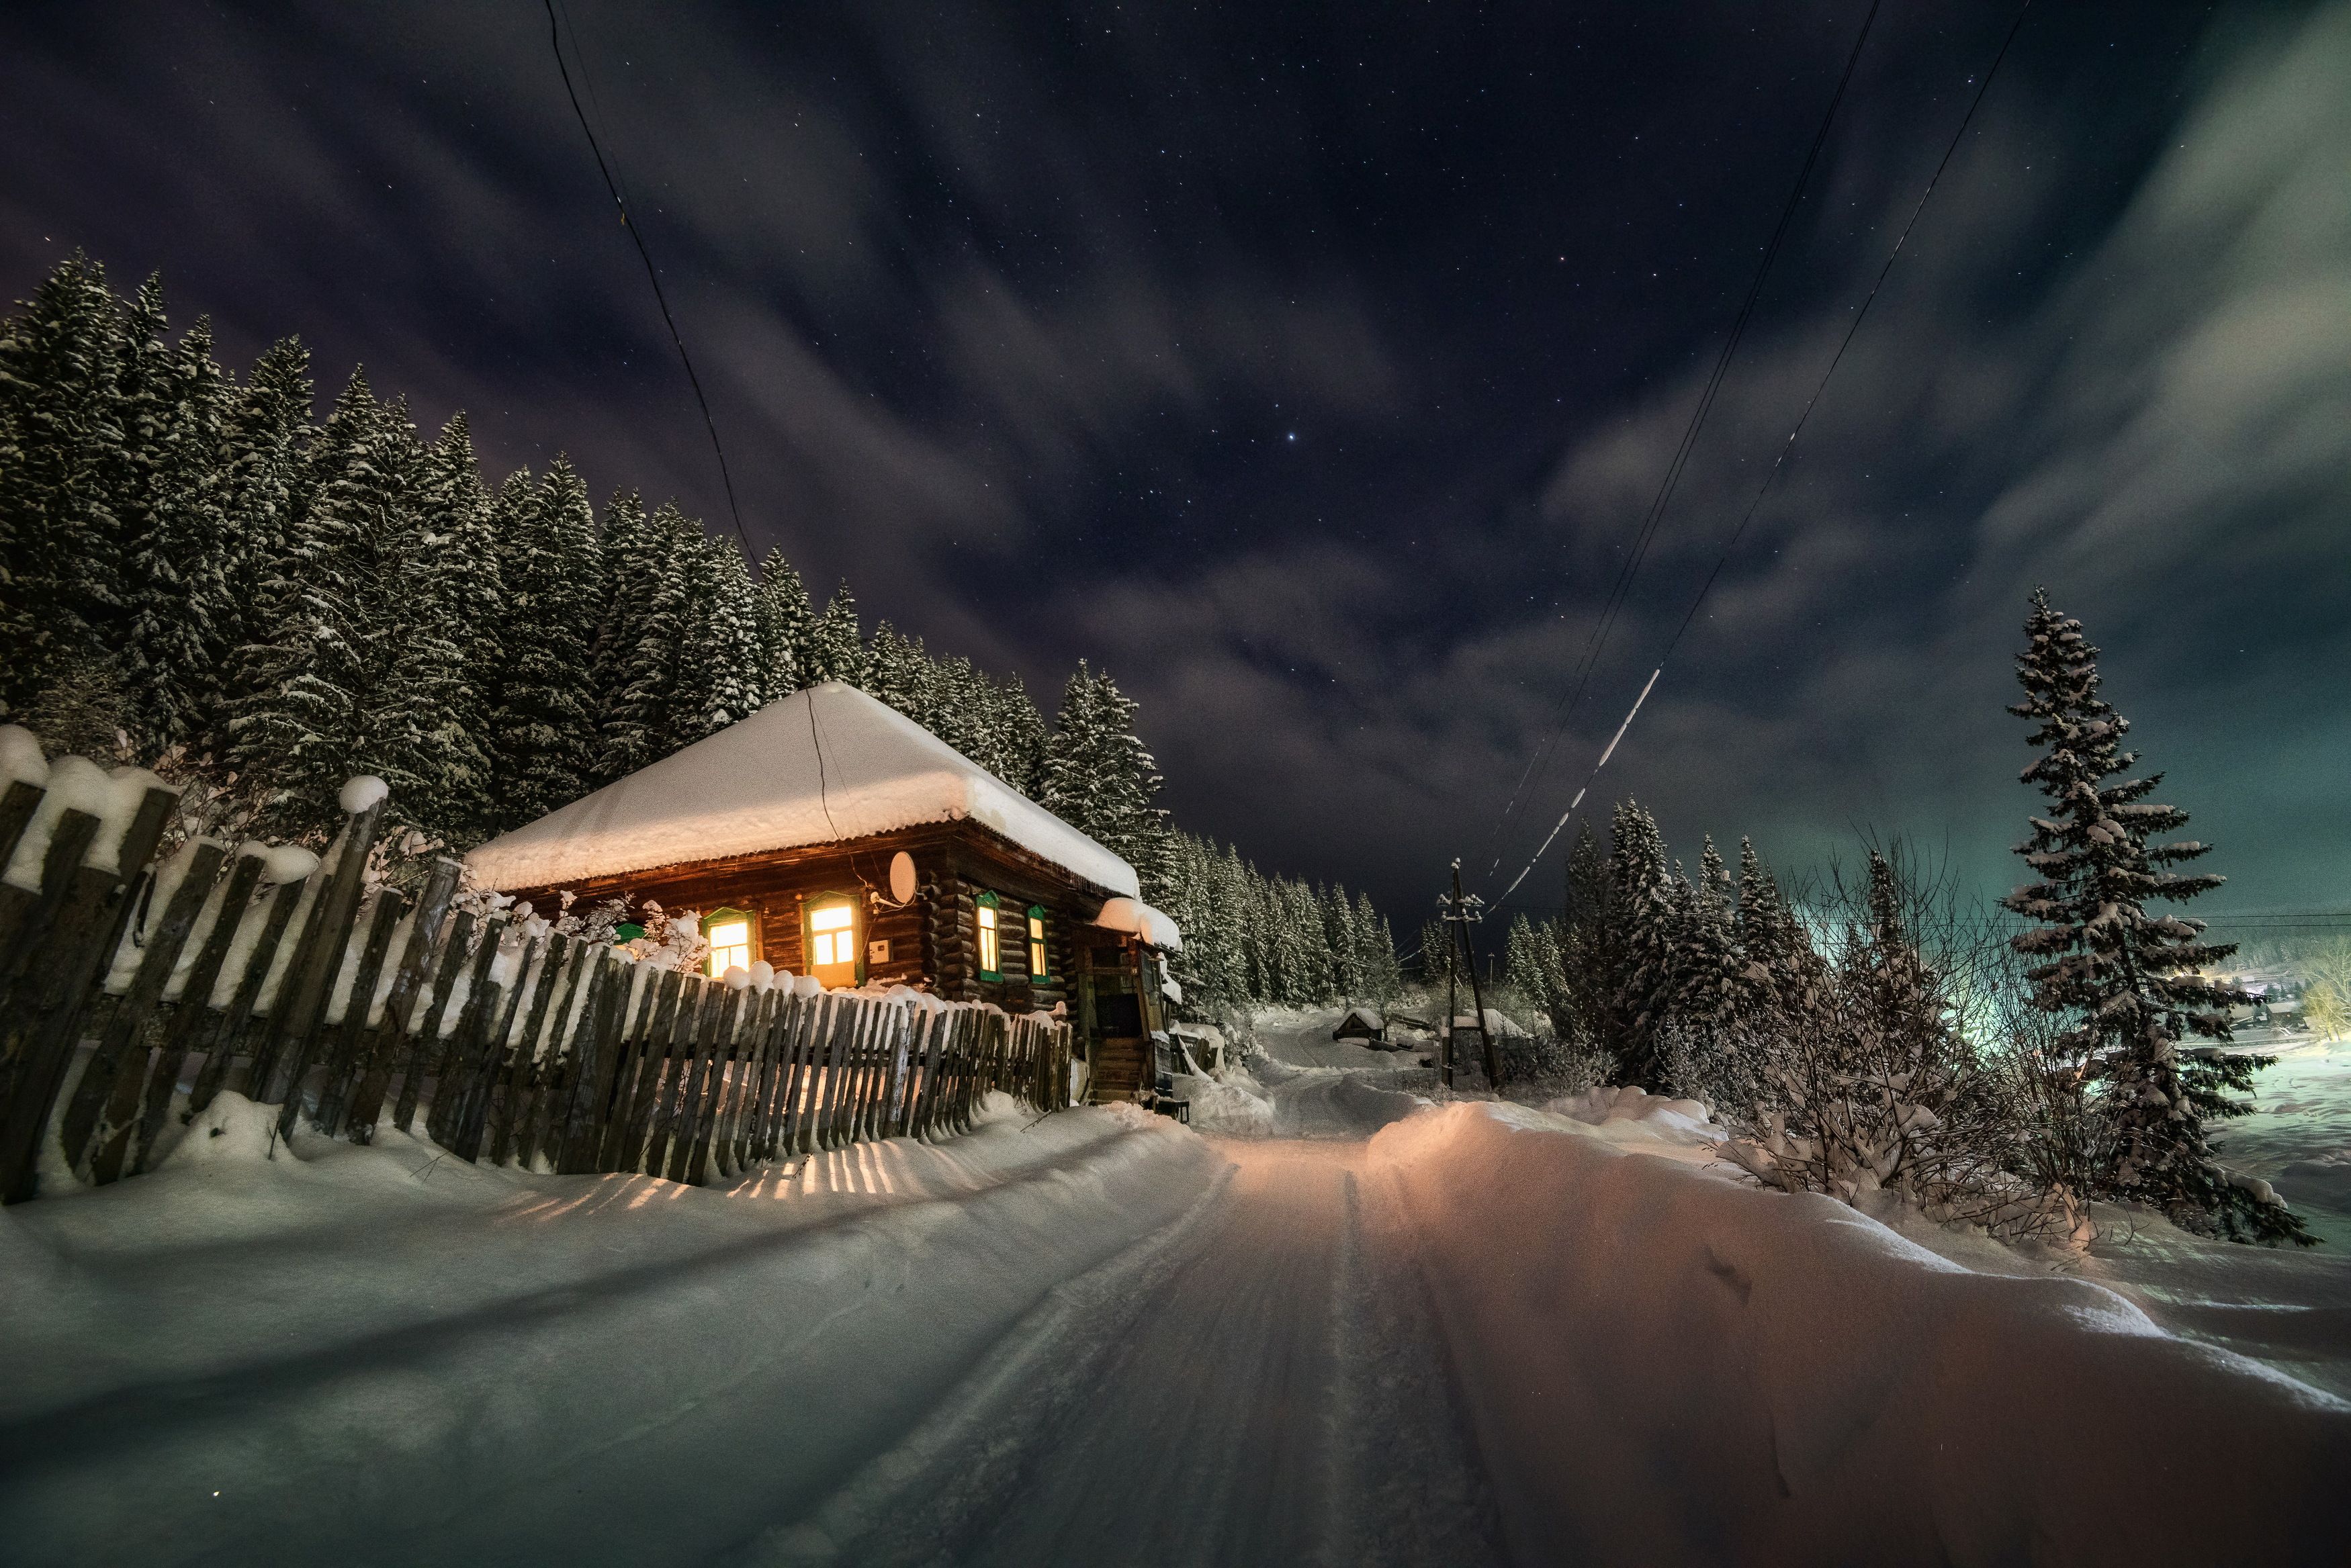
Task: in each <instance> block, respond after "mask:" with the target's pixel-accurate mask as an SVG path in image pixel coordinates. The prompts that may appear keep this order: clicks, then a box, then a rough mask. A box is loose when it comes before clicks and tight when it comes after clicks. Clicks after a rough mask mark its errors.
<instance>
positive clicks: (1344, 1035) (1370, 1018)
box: [1331, 1007, 1388, 1044]
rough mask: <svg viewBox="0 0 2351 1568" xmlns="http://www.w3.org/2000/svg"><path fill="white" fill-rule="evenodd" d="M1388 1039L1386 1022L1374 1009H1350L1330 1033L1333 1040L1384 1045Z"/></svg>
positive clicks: (1381, 1014)
mask: <svg viewBox="0 0 2351 1568" xmlns="http://www.w3.org/2000/svg"><path fill="white" fill-rule="evenodd" d="M1387 1037H1388V1021H1387V1019H1386V1017H1385V1016H1384V1014H1383V1013H1382V1012H1380V1011H1379V1009H1377V1008H1375V1007H1351V1008H1349V1009H1347V1015H1346V1016H1345V1017H1344V1018H1342V1019H1341V1020H1339V1027H1337V1028H1336V1029H1333V1030H1332V1031H1331V1038H1332V1039H1333V1040H1364V1041H1369V1042H1370V1043H1372V1044H1385V1043H1386V1041H1387Z"/></svg>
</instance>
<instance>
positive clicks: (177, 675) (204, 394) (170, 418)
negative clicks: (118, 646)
mask: <svg viewBox="0 0 2351 1568" xmlns="http://www.w3.org/2000/svg"><path fill="white" fill-rule="evenodd" d="M159 308H160V306H159ZM212 343H213V334H212V323H211V322H210V321H209V320H204V319H199V320H198V321H197V322H196V324H195V325H194V326H193V327H190V328H188V330H187V332H186V334H185V335H184V336H183V337H182V338H181V340H180V343H179V345H178V347H177V348H174V349H173V350H172V353H171V356H170V358H169V359H168V360H167V361H166V362H165V364H164V365H163V366H162V375H161V376H160V377H155V376H153V375H152V369H153V368H152V367H143V368H142V376H141V380H142V386H141V398H142V400H153V399H160V400H161V401H162V404H163V407H162V410H161V412H160V414H153V413H142V415H141V417H140V418H139V419H138V420H137V421H135V422H136V423H137V424H138V425H139V426H140V427H141V432H142V434H141V440H142V441H151V440H152V448H151V450H149V451H147V452H144V453H143V454H142V461H141V464H140V468H139V475H140V479H141V483H142V485H143V487H144V490H145V494H144V495H143V497H142V499H141V507H140V514H141V531H140V532H139V533H138V534H137V535H134V536H132V537H131V538H130V539H129V540H128V541H127V543H126V549H127V554H128V557H129V560H130V563H131V566H130V571H129V573H128V575H127V577H126V580H125V584H124V592H123V598H124V601H125V604H126V607H127V608H128V610H129V612H130V628H129V630H128V633H127V635H126V638H125V644H126V650H127V651H126V655H125V664H126V676H127V679H128V681H129V685H130V691H131V697H132V699H133V701H132V707H133V710H134V711H136V712H137V713H138V714H139V716H140V729H141V736H140V739H141V742H142V744H141V747H140V750H141V753H142V754H145V755H153V754H155V753H160V752H162V751H163V750H164V749H166V748H168V747H171V746H174V745H186V744H190V743H193V742H199V741H200V740H201V739H202V738H203V737H204V735H206V734H207V733H208V732H210V730H211V729H212V727H213V724H214V714H215V711H216V710H217V709H218V707H219V704H220V701H221V697H222V693H223V684H224V676H225V671H226V669H227V664H228V658H229V654H230V652H231V649H232V646H233V645H231V644H230V643H229V641H228V639H229V637H230V636H231V635H233V634H235V631H236V630H237V623H238V619H239V614H240V612H239V610H238V607H237V606H236V603H235V597H234V596H235V591H236V589H235V583H234V581H233V576H234V573H235V541H234V540H233V538H232V537H231V535H230V534H229V530H228V525H227V518H226V516H225V510H224V503H225V498H226V492H227V484H226V480H227V472H226V467H227V464H226V455H225V447H226V443H227V434H228V419H229V414H230V410H231V409H232V408H233V406H234V401H235V391H234V389H233V388H232V386H231V385H230V383H229V381H228V379H227V377H226V375H225V373H224V372H223V371H222V369H221V368H220V367H219V366H218V365H217V364H215V363H214V361H213V356H212ZM150 430H152V432H153V433H152V437H151V436H150V435H149V434H148V432H149V431H150Z"/></svg>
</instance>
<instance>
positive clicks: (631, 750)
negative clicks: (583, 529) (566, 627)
mask: <svg viewBox="0 0 2351 1568" xmlns="http://www.w3.org/2000/svg"><path fill="white" fill-rule="evenodd" d="M501 510H504V508H502V509H501ZM672 543H673V532H672V531H671V530H669V529H666V528H663V527H657V526H656V525H655V524H654V523H653V519H652V518H651V517H649V516H647V515H646V514H645V505H644V502H643V500H641V499H640V498H639V497H638V495H637V493H636V492H635V491H633V490H616V491H614V492H613V493H612V499H611V500H610V501H608V502H606V503H605V504H604V527H603V531H602V533H601V535H600V537H599V542H598V548H599V550H600V551H601V554H602V556H603V564H602V567H601V572H600V573H599V576H601V579H602V583H601V586H602V588H603V595H602V605H601V607H600V609H599V610H598V612H597V616H596V640H595V646H594V649H593V651H592V652H591V654H590V669H591V670H593V672H594V673H593V676H592V678H591V680H590V687H591V689H592V692H593V695H594V698H595V715H596V755H597V763H598V767H597V773H596V782H597V783H599V784H609V783H611V781H612V780H613V779H616V778H620V777H622V776H624V775H625V774H630V773H633V772H634V771H635V770H636V769H638V768H641V767H643V765H644V764H645V763H649V762H651V761H653V745H652V741H651V737H650V736H649V735H648V734H647V732H646V730H645V724H644V719H643V715H642V714H641V713H640V711H638V710H637V708H635V707H634V706H632V703H631V701H630V698H631V695H632V692H633V691H637V690H638V689H639V688H640V687H641V684H642V682H643V677H644V675H645V670H643V667H642V665H641V663H640V659H641V655H642V651H643V649H646V648H647V647H659V646H660V645H661V643H662V642H663V640H664V639H662V638H661V637H660V636H658V635H651V636H649V634H651V633H653V601H654V598H655V597H656V595H657V593H658V592H659V588H660V584H661V579H662V573H663V571H664V568H665V567H666V566H667V565H668V559H669V552H670V548H671V545H672ZM665 669H666V663H665V664H664V670H665Z"/></svg>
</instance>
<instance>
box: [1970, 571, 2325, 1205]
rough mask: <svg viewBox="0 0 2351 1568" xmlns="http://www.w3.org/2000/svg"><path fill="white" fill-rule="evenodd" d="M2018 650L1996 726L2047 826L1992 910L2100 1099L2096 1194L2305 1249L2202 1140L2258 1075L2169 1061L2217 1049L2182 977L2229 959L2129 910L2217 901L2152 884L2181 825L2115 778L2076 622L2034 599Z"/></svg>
mask: <svg viewBox="0 0 2351 1568" xmlns="http://www.w3.org/2000/svg"><path fill="white" fill-rule="evenodd" d="M2025 638H2026V646H2025V649H2024V651H2023V653H2022V655H2021V656H2020V657H2019V658H2018V660H2017V679H2018V680H2019V681H2020V682H2021V683H2022V685H2023V687H2024V690H2025V694H2026V695H2025V700H2024V701H2022V702H2020V703H2017V704H2015V705H2014V706H2013V707H2011V709H2010V710H2009V711H2011V712H2012V713H2014V714H2016V715H2017V716H2018V717H2019V718H2022V719H2025V720H2028V721H2031V722H2032V724H2033V731H2032V736H2031V741H2030V743H2031V744H2032V745H2033V746H2034V747H2035V748H2037V749H2038V750H2039V753H2040V754H2039V755H2038V756H2036V757H2035V758H2034V759H2033V761H2032V763H2031V764H2030V765H2029V766H2028V767H2026V768H2025V770H2024V773H2023V779H2024V782H2025V783H2027V784H2032V786H2033V787H2034V788H2036V789H2038V790H2039V791H2040V792H2041V793H2042V794H2043V795H2044V796H2046V797H2047V798H2048V801H2049V807H2048V810H2049V815H2047V816H2046V817H2041V816H2035V817H2033V818H2032V819H2031V821H2032V835H2031V836H2029V837H2028V838H2027V839H2026V840H2025V842H2023V843H2022V844H2021V845H2019V846H2017V853H2018V854H2019V855H2020V856H2022V857H2023V858H2024V862H2025V864H2026V865H2027V866H2029V867H2032V872H2033V875H2034V876H2035V877H2038V878H2040V879H2039V880H2038V881H2035V882H2032V883H2030V884H2028V885H2026V886H2024V887H2022V888H2017V889H2016V890H2015V891H2014V892H2012V893H2011V894H2010V895H2009V896H2008V898H2006V899H2004V900H2003V902H2004V903H2005V904H2006V905H2007V907H2008V908H2009V909H2011V910H2013V911H2014V912H2016V913H2017V914H2020V915H2022V916H2024V917H2025V918H2026V919H2031V920H2034V921H2037V922H2039V923H2038V924H2037V925H2036V926H2035V927H2034V928H2033V929H2032V930H2030V931H2027V932H2025V933H2024V934H2023V935H2022V936H2019V937H2017V938H2015V939H2013V944H2014V946H2015V948H2016V950H2018V951H2019V952H2021V953H2023V954H2024V955H2026V956H2027V957H2028V958H2030V959H2031V960H2032V961H2033V966H2032V969H2031V970H2030V971H2028V975H2029V978H2030V979H2031V981H2032V985H2033V1000H2034V1002H2036V1003H2037V1004H2038V1005H2039V1006H2040V1007H2042V1008H2043V1009H2044V1010H2045V1011H2047V1012H2051V1013H2053V1014H2055V1015H2057V1016H2058V1017H2060V1018H2063V1019H2065V1020H2067V1021H2068V1022H2069V1023H2071V1028H2070V1029H2069V1030H2068V1031H2067V1032H2066V1033H2065V1034H2064V1036H2063V1038H2062V1048H2063V1049H2064V1050H2066V1051H2068V1052H2070V1053H2071V1054H2073V1055H2074V1057H2075V1058H2076V1059H2077V1060H2080V1061H2082V1062H2085V1063H2086V1064H2089V1065H2090V1067H2091V1069H2092V1072H2093V1073H2094V1075H2095V1076H2096V1078H2097V1079H2098V1080H2099V1082H2100V1083H2101V1084H2102V1085H2103V1088H2104V1096H2103V1097H2104V1100H2105V1107H2106V1109H2107V1111H2108V1113H2109V1114H2110V1115H2111V1116H2113V1117H2114V1118H2115V1120H2116V1132H2117V1137H2116V1140H2115V1143H2116V1156H2115V1163H2114V1166H2113V1168H2112V1169H2111V1171H2110V1172H2108V1173H2107V1179H2108V1181H2109V1183H2110V1186H2111V1189H2112V1191H2113V1192H2114V1193H2115V1194H2116V1195H2117V1196H2121V1197H2125V1198H2130V1199H2137V1200H2139V1201H2142V1202H2146V1203H2149V1204H2152V1205H2154V1206H2155V1207H2157V1208H2159V1209H2162V1210H2167V1211H2168V1212H2170V1213H2172V1214H2174V1215H2176V1216H2178V1217H2179V1218H2181V1219H2182V1220H2188V1221H2189V1222H2191V1223H2196V1224H2199V1225H2202V1226H2205V1227H2209V1228H2211V1229H2215V1230H2218V1231H2222V1232H2224V1233H2225V1234H2227V1235H2228V1236H2230V1237H2231V1238H2232V1239H2234V1240H2239V1241H2269V1242H2277V1241H2296V1242H2303V1243H2308V1242H2309V1241H2313V1240H2314V1238H2313V1237H2312V1236H2311V1235H2310V1233H2309V1231H2306V1230H2305V1229H2304V1227H2303V1224H2302V1222H2301V1220H2298V1219H2297V1218H2295V1216H2294V1214H2293V1213H2292V1211H2290V1210H2287V1209H2286V1207H2285V1206H2284V1205H2283V1203H2280V1202H2275V1201H2271V1200H2268V1199H2265V1198H2264V1197H2263V1196H2262V1195H2261V1194H2260V1192H2259V1190H2258V1189H2253V1188H2252V1187H2251V1184H2249V1183H2241V1182H2239V1181H2237V1180H2235V1179H2231V1175H2230V1173H2229V1172H2228V1171H2226V1170H2225V1169H2223V1168H2221V1167H2220V1164H2219V1163H2218V1162H2217V1160H2216V1159H2215V1158H2214V1155H2215V1153H2216V1150H2215V1148H2214V1147H2213V1146H2212V1145H2211V1144H2210V1142H2209V1141H2208V1139H2207V1137H2206V1135H2205V1128H2204V1124H2205V1122H2206V1121H2207V1120H2208V1119H2210V1118H2214V1117H2225V1116H2238V1115H2241V1114H2243V1112H2244V1110H2245V1109H2246V1108H2247V1107H2246V1106H2244V1104H2243V1103H2242V1102H2241V1101H2237V1100H2232V1099H2231V1098H2230V1097H2229V1095H2230V1092H2231V1091H2234V1092H2237V1093H2243V1092H2245V1091H2248V1090H2250V1089H2251V1088H2252V1075H2253V1072H2254V1070H2255V1069H2256V1068H2257V1067H2260V1066H2264V1065H2267V1064H2268V1062H2269V1060H2270V1059H2268V1058H2262V1057H2248V1056H2230V1055H2223V1054H2219V1053H2218V1052H2216V1051H2210V1050H2206V1051H2201V1052H2199V1053H2197V1054H2193V1055H2189V1054H2183V1053H2182V1051H2181V1049H2180V1045H2181V1043H2182V1042H2183V1041H2184V1040H2186V1039H2187V1038H2188V1037H2189V1035H2195V1036H2199V1037H2200V1038H2202V1039H2206V1040H2210V1041H2212V1042H2214V1043H2216V1044H2225V1043H2226V1042H2227V1041H2228V1038H2229V1022H2228V1012H2227V1009H2228V1007H2229V1006H2230V1004H2231V1002H2234V1001H2235V1000H2236V999H2237V993H2235V992H2231V990H2229V989H2228V988H2227V987H2225V986H2223V985H2220V984H2219V983H2216V982H2215V981H2210V980H2208V979H2205V978H2204V977H2203V975H2202V974H2201V973H2200V972H2199V971H2202V970H2205V969H2207V968H2209V967H2210V966H2211V965H2213V964H2215V963H2217V962H2219V961H2220V960H2222V959H2224V958H2226V957H2228V956H2229V954H2231V952H2234V951H2235V950H2236V949H2235V946H2234V944H2231V943H2210V942H2206V941H2204V940H2202V932H2203V929H2204V925H2203V922H2202V921H2200V920H2194V919H2182V918H2180V917H2178V916H2170V915H2155V914H2149V913H2148V912H2147V906H2148V905H2149V904H2151V903H2158V902H2160V903H2173V902H2179V901H2181V900H2184V899H2188V898H2194V897H2196V896H2197V895H2199V894H2200V893H2205V892H2208V891H2210V889H2212V888H2216V887H2218V886H2220V882H2221V880H2222V878H2220V877H2217V876H2211V875H2187V874H2183V873H2179V872H2175V871H2172V870H2170V869H2169V867H2173V866H2177V865H2180V864H2183V863H2185V862H2187V861H2190V860H2194V859H2197V858H2199V857H2202V856H2203V855H2204V854H2205V853H2206V852H2207V850H2208V849H2209V848H2210V846H2207V845H2203V844H2199V843H2197V842H2195V841H2193V840H2172V841H2168V842H2163V843H2151V842H2150V839H2152V838H2154V837H2155V836H2158V835H2162V834H2169V833H2174V832H2177V831H2178V830H2179V828H2181V827H2183V826H2186V825H2187V822H2188V814H2187V813H2186V812H2184V811H2181V810H2179V809H2178V808H2177V807H2175V806H2169V805H2158V804H2156V803H2155V802H2153V801H2151V800H2149V799H2148V796H2149V795H2151V794H2154V792H2155V790H2156V788H2157V786H2158V785H2159V784H2161V783H2162V780H2163V775H2162V774H2147V775H2146V776H2144V777H2136V778H2135V777H2131V776H2129V774H2130V773H2131V770H2132V768H2133V767H2134V765H2135V764H2136V763H2137V761H2138V753H2136V752H2131V751H2126V750H2124V749H2123V737H2124V736H2125V735H2126V734H2127V733H2128V732H2129V730H2130V722H2129V721H2128V720H2126V719H2125V718H2123V717H2122V715H2120V714H2119V713H2116V711H2115V710H2114V709H2113V707H2112V706H2111V705H2109V704H2108V703H2107V702H2106V701H2105V699H2104V698H2103V697H2101V696H2100V695H2099V694H2098V685H2099V677H2098V665H2097V655H2098V650H2097V649H2095V648H2094V647H2092V646H2091V645H2090V642H2089V640H2088V639H2087V638H2085V636H2084V635H2083V632H2082V623H2081V622H2079V621H2077V620H2074V619H2073V618H2070V617H2067V616H2064V615H2062V614H2060V613H2059V612H2058V611H2057V610H2056V609H2054V608H2053V607H2051V605H2050V603H2049V597H2048V595H2047V594H2046V593H2045V592H2039V591H2036V592H2035V593H2034V595H2033V597H2032V615H2031V617H2030V618H2028V619H2027V620H2026V622H2025ZM2110 781H2119V782H2110Z"/></svg>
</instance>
